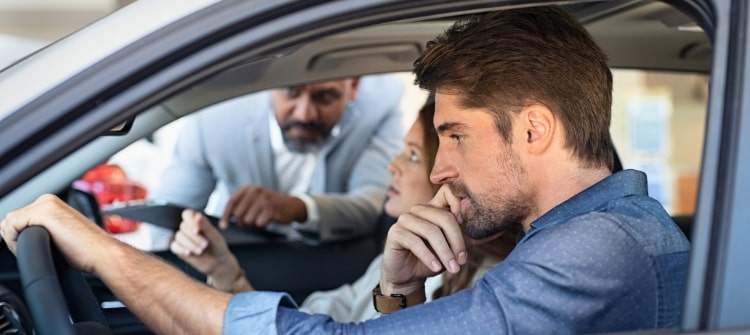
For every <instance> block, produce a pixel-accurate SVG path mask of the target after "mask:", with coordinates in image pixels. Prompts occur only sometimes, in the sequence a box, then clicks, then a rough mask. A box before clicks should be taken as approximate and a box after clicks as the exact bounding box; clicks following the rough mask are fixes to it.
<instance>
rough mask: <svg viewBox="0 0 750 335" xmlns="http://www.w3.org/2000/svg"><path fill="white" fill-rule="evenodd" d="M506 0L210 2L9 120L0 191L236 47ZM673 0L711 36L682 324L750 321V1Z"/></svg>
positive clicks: (222, 60)
mask: <svg viewBox="0 0 750 335" xmlns="http://www.w3.org/2000/svg"><path fill="white" fill-rule="evenodd" d="M615 2H617V1H615ZM510 3H513V4H517V3H518V1H452V2H444V1H377V0H373V1H368V2H356V1H349V2H347V1H341V2H331V3H317V2H284V1H258V2H253V3H251V2H222V3H218V4H216V5H213V6H210V7H208V8H206V9H204V10H201V11H199V12H196V13H195V14H193V15H192V16H191V17H189V18H186V19H185V20H181V21H178V22H175V23H174V24H172V25H170V26H168V27H165V28H163V29H161V30H158V31H156V32H155V33H154V34H152V35H151V36H149V38H147V39H144V40H141V41H139V42H138V43H136V44H134V45H131V46H129V47H127V48H125V49H123V50H121V51H120V52H117V53H115V54H113V55H111V56H110V57H108V58H107V59H105V60H103V61H102V62H100V63H98V64H96V66H94V67H92V68H90V69H88V70H86V71H84V72H81V73H79V74H78V75H77V76H76V77H75V78H72V79H71V80H68V81H65V82H63V83H60V84H59V85H58V86H56V87H55V88H54V89H52V90H50V91H49V92H48V93H46V94H44V95H41V96H39V97H37V98H36V99H34V100H33V101H32V102H30V103H28V104H26V105H24V106H23V107H21V108H19V109H18V110H17V111H15V112H14V114H12V115H11V116H9V117H7V118H5V119H3V120H2V121H1V122H0V134H2V136H3V141H0V157H2V158H0V196H5V195H7V194H9V193H10V192H12V191H14V190H15V189H16V188H17V187H19V186H21V185H23V184H24V183H25V182H27V181H28V180H29V179H30V178H32V177H34V176H36V175H38V174H39V173H41V172H42V171H44V169H45V168H47V167H49V166H50V165H51V164H53V163H54V162H56V161H57V160H59V159H61V158H62V157H64V156H65V155H66V154H69V153H70V152H72V151H73V150H75V149H76V148H78V147H80V146H81V145H83V144H84V143H87V142H88V141H91V140H92V139H93V138H94V137H95V136H96V135H97V134H99V133H102V132H104V131H105V130H106V129H109V128H111V127H113V126H115V125H117V124H119V123H122V122H123V121H125V120H127V119H128V118H129V117H132V116H133V115H135V114H137V113H139V112H140V111H142V110H144V109H145V108H146V107H149V106H151V105H153V104H155V103H156V102H158V101H160V100H161V99H164V98H165V97H169V96H170V95H174V94H177V93H178V92H180V91H181V90H183V89H185V88H187V87H189V86H190V85H191V84H194V83H196V82H198V81H199V80H201V79H203V78H206V77H207V76H209V75H210V74H212V73H215V72H216V71H218V70H219V69H221V68H224V67H226V66H229V65H230V64H233V63H235V62H237V61H238V60H239V59H242V58H240V56H241V57H244V59H247V58H248V57H252V56H253V55H263V54H268V53H273V51H275V50H281V49H284V48H285V47H289V46H292V45H294V44H295V43H300V42H302V41H309V40H313V39H315V38H317V37H320V36H324V35H326V34H331V33H333V32H337V31H342V30H346V29H350V28H355V27H361V26H365V25H371V24H376V23H380V22H387V21H392V20H398V19H406V18H410V17H426V16H430V15H437V14H444V13H466V12H471V11H474V10H480V9H486V8H490V7H496V6H502V5H505V4H510ZM534 3H535V4H536V3H539V4H541V3H547V2H546V1H535V2H534ZM670 3H671V4H673V5H675V6H678V7H679V8H681V9H683V10H684V11H686V12H687V13H690V14H691V15H693V16H694V17H695V18H697V19H698V20H699V22H700V24H701V25H702V27H703V29H704V30H705V31H706V32H707V33H708V34H709V35H710V36H711V37H712V42H713V66H712V71H711V88H710V105H709V113H708V119H707V129H706V142H705V144H704V152H703V163H702V172H701V178H700V192H699V197H698V206H697V212H696V220H695V227H694V228H693V229H694V231H693V238H692V241H693V249H692V254H691V269H690V278H689V283H688V284H689V285H688V290H687V292H686V305H685V313H684V316H683V324H682V328H683V329H684V330H689V331H713V330H725V329H731V328H750V317H748V313H747V310H748V309H749V308H750V290H749V289H748V288H747V285H746V284H745V283H747V282H748V281H749V280H750V264H749V263H748V258H747V257H746V255H748V254H750V250H749V249H750V246H748V244H747V243H743V240H744V239H747V238H748V237H750V225H748V222H747V220H746V219H744V218H746V217H748V216H750V213H748V209H747V208H748V206H746V205H745V204H743V203H742V202H743V201H744V199H746V198H747V194H746V192H747V191H746V190H748V189H750V188H749V187H748V186H750V185H748V183H750V169H747V168H746V166H745V165H748V164H750V139H749V138H748V136H750V135H748V129H750V128H749V127H750V124H749V122H750V121H748V119H750V117H748V115H746V114H748V113H750V110H749V109H748V107H747V106H748V102H749V101H748V99H749V98H750V91H749V90H748V87H750V86H749V85H748V81H747V80H748V79H747V78H748V76H747V74H748V68H749V67H748V65H749V64H748V62H749V61H750V58H748V55H747V52H746V50H747V46H748V40H747V39H748V38H750V34H749V33H750V32H749V31H748V29H750V28H748V24H747V18H748V16H750V8H749V6H748V4H747V2H746V1H743V0H733V1H718V0H716V1H710V0H705V1H699V0H695V1H682V2H670ZM134 54H136V55H138V56H139V57H137V58H134V57H133V55H134ZM40 116H44V117H40ZM743 130H744V131H743ZM6 139H7V140H6ZM10 139H12V140H10ZM746 171H748V172H746ZM269 252H273V251H272V249H269ZM247 253H248V254H250V255H248V257H252V255H254V254H255V252H254V251H252V250H251V249H248V250H247ZM167 257H168V256H167ZM5 259H7V258H6V257H3V260H5ZM263 271H266V270H263ZM666 332H669V331H666Z"/></svg>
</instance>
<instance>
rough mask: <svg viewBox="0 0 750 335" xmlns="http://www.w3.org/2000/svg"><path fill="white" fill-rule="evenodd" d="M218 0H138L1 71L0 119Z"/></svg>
mask: <svg viewBox="0 0 750 335" xmlns="http://www.w3.org/2000/svg"><path fill="white" fill-rule="evenodd" d="M217 1H218V0H181V1H158V0H157V1H136V2H134V3H132V4H130V5H128V6H126V7H124V8H122V9H120V10H118V11H116V12H114V13H112V14H110V15H108V16H106V17H104V18H102V19H100V20H98V21H96V22H94V23H92V24H90V25H88V26H86V27H84V28H83V29H81V30H80V31H78V32H75V33H73V34H71V35H68V36H67V37H64V38H62V39H60V40H58V41H57V42H55V43H53V44H51V45H50V46H48V47H46V48H44V49H42V50H40V51H38V52H36V53H34V54H32V55H30V56H28V57H26V58H25V59H23V60H21V61H20V62H17V63H16V64H14V65H12V66H10V67H9V68H7V69H5V70H4V71H3V72H1V73H0V100H2V101H3V104H2V105H0V119H2V118H4V117H5V116H6V115H7V114H8V113H10V112H12V111H14V110H16V109H18V108H19V107H21V106H23V105H25V104H26V103H28V102H29V101H31V100H33V99H34V98H35V97H37V96H39V95H41V94H43V93H44V92H46V91H48V90H49V89H51V88H53V87H54V86H56V85H58V84H59V83H61V82H64V81H65V80H67V79H69V78H71V77H73V76H74V75H75V74H77V73H79V72H81V71H82V70H84V69H86V68H88V67H90V66H92V65H93V64H95V63H97V62H98V61H100V60H102V59H104V58H106V57H107V56H109V55H111V54H112V53H114V52H115V51H117V50H120V49H122V48H123V47H125V46H127V45H129V44H131V43H133V42H135V41H137V40H139V39H141V38H143V37H144V36H147V35H148V34H150V33H152V32H154V31H156V30H158V29H161V28H163V27H165V26H167V25H169V24H170V23H172V22H174V21H176V20H178V19H181V18H183V17H185V16H187V15H190V14H191V13H194V12H196V11H198V10H200V9H203V8H205V7H207V6H209V5H211V4H213V3H215V2H217ZM134 22H137V24H134Z"/></svg>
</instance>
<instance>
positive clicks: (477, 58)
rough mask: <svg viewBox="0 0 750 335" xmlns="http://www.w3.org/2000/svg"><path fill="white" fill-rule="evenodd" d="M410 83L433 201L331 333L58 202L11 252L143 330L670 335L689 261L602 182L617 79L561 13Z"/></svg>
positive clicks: (453, 57)
mask: <svg viewBox="0 0 750 335" xmlns="http://www.w3.org/2000/svg"><path fill="white" fill-rule="evenodd" d="M415 73H416V74H417V82H418V83H419V84H420V85H421V86H422V87H424V88H426V89H429V90H431V91H434V92H436V114H435V119H434V121H435V126H436V128H437V131H438V133H439V135H440V145H439V150H438V153H437V157H436V159H435V165H434V167H433V171H432V174H431V179H432V180H433V182H435V183H439V184H442V185H443V186H442V187H441V189H440V191H439V192H438V193H437V195H436V196H435V198H434V199H433V200H432V201H431V202H430V203H429V204H425V205H420V206H416V207H414V208H412V209H411V210H410V211H409V213H407V214H404V215H402V216H401V217H399V219H398V222H397V223H396V224H395V225H394V226H393V228H391V230H390V231H389V233H388V239H387V241H386V246H385V250H384V258H383V268H382V276H381V280H380V285H378V286H377V287H376V288H374V290H373V300H374V304H375V306H376V308H377V309H378V310H379V311H381V312H383V313H387V315H384V316H382V317H381V318H378V319H376V320H372V321H368V322H364V323H360V324H340V323H336V322H334V321H332V320H331V318H329V317H327V316H325V315H308V314H305V313H302V312H299V311H297V310H296V309H295V308H294V304H293V303H292V302H291V300H290V299H288V298H287V296H286V295H285V294H283V293H276V292H248V293H243V294H239V295H236V296H230V295H228V294H226V293H222V292H218V291H215V290H212V289H210V288H207V287H206V286H204V285H202V284H200V283H197V282H195V281H193V280H191V279H189V278H187V277H186V276H184V275H183V274H182V273H180V272H179V271H178V270H176V269H174V268H172V267H170V266H168V265H165V264H163V263H161V262H160V261H158V260H156V259H155V258H153V257H150V256H147V255H144V254H142V253H139V252H137V251H136V250H134V249H132V248H130V247H128V246H126V245H124V244H122V243H119V242H117V241H115V240H114V239H112V238H110V237H108V236H107V235H106V234H104V233H103V232H102V231H101V230H100V229H98V228H97V227H95V226H94V225H93V224H92V223H90V222H88V221H87V220H86V219H85V218H84V217H83V216H81V215H80V214H78V213H76V212H75V211H73V210H72V209H70V208H69V207H68V206H67V205H65V204H64V203H63V202H61V201H60V200H59V199H57V198H55V197H54V196H43V197H41V198H40V199H39V200H37V201H36V202H35V203H34V204H32V205H30V206H27V207H25V208H23V209H20V210H17V211H15V212H13V213H11V214H10V215H9V216H8V217H7V218H6V219H5V220H4V221H3V223H2V225H1V226H0V232H1V233H2V236H3V238H4V239H5V241H6V242H7V243H8V246H9V247H10V248H11V250H15V243H16V238H17V236H18V233H19V232H20V231H21V230H22V229H23V228H24V227H26V226H28V225H30V224H33V225H42V226H44V227H46V228H47V230H49V232H50V234H51V235H52V236H53V239H54V241H55V243H56V244H57V246H58V247H59V248H60V249H61V250H62V252H63V253H65V254H66V255H67V256H68V259H69V260H70V261H71V262H72V263H73V265H74V266H76V267H78V268H80V269H82V270H84V271H89V272H93V273H95V274H96V275H98V276H99V277H100V278H102V280H103V281H104V283H106V284H107V285H108V286H109V287H110V288H111V289H112V291H113V292H114V293H115V294H116V295H117V296H118V297H119V298H120V299H122V300H123V302H124V303H125V304H126V305H127V306H128V308H129V309H130V310H131V311H133V312H135V313H136V315H138V316H139V318H141V319H142V320H143V321H144V322H145V323H146V324H147V325H149V327H151V328H152V329H154V330H155V331H156V332H159V333H169V334H172V333H194V334H218V333H220V332H223V333H225V334H310V333H313V334H329V333H331V334H333V333H337V334H338V333H368V334H414V333H430V334H443V333H471V334H474V333H477V334H485V333H502V334H536V333H555V334H557V333H592V332H613V331H625V330H634V329H647V328H660V327H672V326H676V325H677V323H678V322H679V317H680V311H681V305H682V295H683V290H684V287H685V279H686V272H687V264H688V248H689V245H688V243H687V241H686V239H685V237H684V236H683V235H682V233H681V232H680V231H679V230H678V228H677V227H676V226H675V225H674V223H673V222H672V221H671V219H670V218H669V216H668V215H667V213H666V212H665V211H664V209H663V208H662V207H661V205H659V203H657V202H656V201H655V200H653V199H651V198H649V197H648V195H647V193H646V176H645V175H644V174H643V173H641V172H638V171H633V170H627V171H623V172H620V173H617V174H614V175H612V174H611V170H612V164H613V163H612V152H613V148H612V142H611V139H610V135H609V122H610V108H611V90H612V76H611V73H610V71H609V69H608V68H607V65H606V57H605V56H604V54H603V53H602V51H601V50H600V49H599V48H598V47H597V46H596V45H595V44H594V42H593V41H592V39H591V37H590V36H589V35H588V34H587V33H586V31H585V30H584V29H583V28H582V27H581V26H580V25H579V24H578V23H576V22H575V20H574V19H572V18H571V17H569V16H568V15H567V14H565V13H564V12H562V11H560V10H558V9H555V8H530V9H529V8H526V9H514V10H507V11H500V12H495V13H489V14H483V15H478V16H472V17H470V18H467V19H463V20H461V21H459V22H458V23H456V24H455V25H454V26H453V28H451V29H450V30H448V31H447V32H446V33H444V34H443V35H441V36H439V37H438V38H437V39H435V40H434V41H433V42H432V43H430V44H429V45H428V48H427V49H426V51H425V53H424V54H423V55H422V56H421V57H420V58H419V59H418V60H417V62H416V63H415ZM514 227H520V228H521V229H523V231H524V232H525V235H524V237H523V238H522V239H521V241H519V243H518V245H517V246H516V248H515V249H514V251H513V252H512V253H511V254H510V255H509V256H508V258H507V259H506V260H504V261H503V262H502V263H500V264H499V265H497V266H496V267H495V268H493V269H492V270H490V271H489V272H488V273H487V274H486V275H485V276H484V277H483V278H482V279H481V280H480V281H479V282H478V283H477V284H476V285H475V286H474V287H472V288H470V289H467V290H464V291H462V292H459V293H457V294H454V295H452V296H449V297H445V298H442V299H438V300H436V301H434V302H432V303H429V304H422V302H423V300H424V281H425V278H427V277H429V276H431V275H434V274H437V273H441V272H443V271H448V272H451V273H455V272H457V271H458V270H459V269H460V267H461V266H462V265H464V264H465V263H466V261H467V253H468V252H471V245H472V243H473V241H475V240H481V239H486V238H492V237H494V236H496V235H497V234H502V233H503V231H504V230H506V229H509V228H511V229H512V228H514Z"/></svg>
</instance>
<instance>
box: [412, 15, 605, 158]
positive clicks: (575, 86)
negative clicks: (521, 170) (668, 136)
mask: <svg viewBox="0 0 750 335" xmlns="http://www.w3.org/2000/svg"><path fill="white" fill-rule="evenodd" d="M414 73H415V74H416V77H417V79H416V84H417V85H419V86H420V87H422V88H424V89H427V90H430V91H433V92H434V91H435V90H436V89H440V91H441V92H443V93H449V94H453V93H455V94H459V95H460V96H461V98H462V99H461V103H462V105H463V107H466V108H487V109H489V110H491V111H492V112H493V113H494V115H495V120H496V123H497V127H498V129H499V131H500V135H501V136H502V137H503V138H504V139H505V140H506V141H507V142H509V143H510V141H511V119H510V115H509V111H520V110H521V109H522V108H523V107H524V106H526V105H528V104H530V103H541V104H543V105H545V106H547V107H548V108H550V110H551V111H552V112H553V113H554V114H555V116H556V117H558V118H559V119H560V121H561V122H562V124H563V127H564V129H565V136H566V137H565V141H566V147H568V148H570V149H571V150H572V152H573V154H574V155H575V156H576V157H578V158H579V159H580V160H581V162H582V163H583V164H584V166H586V167H602V166H606V167H608V168H609V169H610V170H611V169H612V165H613V157H612V153H613V144H612V139H611V137H610V134H609V123H610V118H611V116H610V114H611V106H612V73H611V72H610V70H609V67H608V66H607V57H606V55H605V54H604V52H602V50H601V49H599V47H598V46H597V45H596V43H594V41H593V39H592V38H591V36H590V35H589V34H588V32H586V30H585V29H584V28H583V27H582V26H581V25H580V24H579V23H578V22H577V21H576V20H575V19H574V18H572V17H571V16H570V15H568V14H567V13H565V12H564V11H562V10H561V9H559V8H556V7H537V8H521V9H510V10H503V11H496V12H492V13H487V14H480V15H473V16H470V17H466V18H462V19H460V20H458V21H457V22H456V23H455V24H454V25H453V26H452V27H451V28H450V29H448V30H447V31H446V32H445V33H443V34H441V35H440V36H438V37H437V38H435V39H434V40H432V41H430V42H429V43H428V44H427V49H426V50H425V52H424V53H423V54H422V56H421V57H420V58H419V59H417V60H416V61H415V62H414Z"/></svg>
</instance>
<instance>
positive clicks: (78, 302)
mask: <svg viewBox="0 0 750 335" xmlns="http://www.w3.org/2000/svg"><path fill="white" fill-rule="evenodd" d="M16 255H17V260H18V270H19V272H20V275H21V285H22V286H23V293H24V296H25V297H26V304H27V305H28V307H29V311H30V312H31V318H32V320H33V322H34V328H35V330H36V334H39V335H51V334H59V335H81V334H111V333H112V332H111V330H110V329H109V327H108V326H107V322H106V319H105V318H104V313H103V312H102V310H101V308H100V307H99V303H98V302H97V300H96V297H94V293H93V291H91V287H89V285H88V283H86V280H85V279H84V277H83V274H82V273H81V272H80V271H77V270H75V269H73V268H72V267H71V266H70V265H69V264H68V262H67V261H66V260H65V257H63V256H62V254H61V253H60V252H59V251H58V250H57V247H55V245H54V244H52V243H50V236H49V233H48V232H47V230H46V229H44V228H43V227H39V226H31V227H28V228H26V229H24V230H23V231H22V232H21V235H20V236H19V237H18V244H17V248H16ZM66 297H67V299H66ZM69 308H70V309H69Z"/></svg>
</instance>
